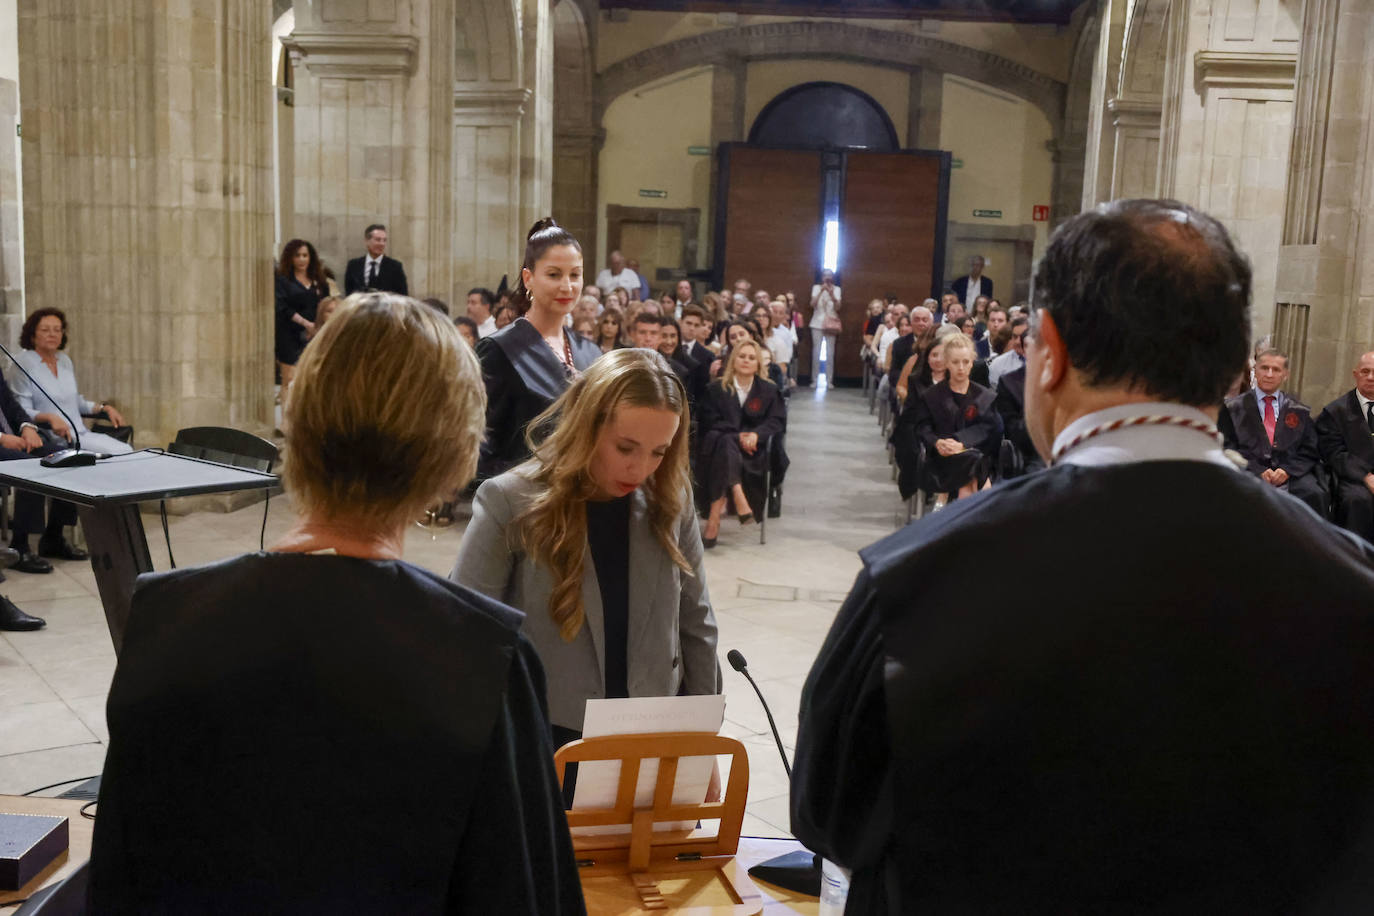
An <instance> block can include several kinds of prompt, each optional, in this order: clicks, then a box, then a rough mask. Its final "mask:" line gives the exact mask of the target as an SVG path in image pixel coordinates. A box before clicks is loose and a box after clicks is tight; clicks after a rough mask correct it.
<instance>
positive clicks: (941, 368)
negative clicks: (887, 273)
mask: <svg viewBox="0 0 1374 916" xmlns="http://www.w3.org/2000/svg"><path fill="white" fill-rule="evenodd" d="M944 350H945V348H944V341H943V340H941V339H939V338H937V337H936V335H935V334H934V333H930V334H929V335H927V336H926V337H925V342H924V343H923V344H918V346H917V350H916V353H915V354H914V355H913V356H911V357H909V358H908V359H907V368H906V369H904V370H903V374H904V375H905V376H906V378H905V380H904V381H899V383H898V397H899V398H900V399H901V402H902V411H901V413H899V414H898V415H897V419H896V421H895V422H893V424H892V435H891V437H890V438H889V439H888V441H889V442H890V443H891V444H892V457H893V460H894V461H896V462H897V490H898V492H899V493H901V496H902V499H903V500H908V499H910V498H911V497H912V495H913V494H914V493H915V492H916V491H917V490H918V489H920V487H921V474H920V470H921V464H922V462H921V460H920V455H921V454H923V453H924V449H925V445H924V444H922V442H921V439H920V437H919V436H918V435H917V434H916V419H917V417H919V416H920V415H921V414H920V412H918V411H917V410H916V404H917V402H919V401H920V400H921V396H922V395H923V394H925V392H926V390H927V389H929V388H930V387H931V386H933V385H935V384H936V383H938V382H941V381H944V379H945V355H944ZM903 385H905V386H906V396H905V398H902V391H901V388H902V386H903Z"/></svg>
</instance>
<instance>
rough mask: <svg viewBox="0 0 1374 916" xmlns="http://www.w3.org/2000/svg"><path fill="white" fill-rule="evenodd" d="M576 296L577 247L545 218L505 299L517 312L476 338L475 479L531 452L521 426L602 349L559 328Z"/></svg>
mask: <svg viewBox="0 0 1374 916" xmlns="http://www.w3.org/2000/svg"><path fill="white" fill-rule="evenodd" d="M581 295H582V246H581V244H579V243H578V241H577V239H575V238H573V235H572V233H570V232H568V230H566V229H564V228H563V227H561V226H559V225H558V224H557V223H556V222H554V221H553V219H552V218H551V217H547V218H545V219H541V220H540V221H539V222H537V223H535V224H534V226H533V227H532V228H531V229H530V232H529V235H528V236H527V237H526V239H525V260H524V265H523V266H522V267H521V269H520V282H519V283H518V284H517V285H516V287H515V293H514V294H513V295H512V297H511V303H512V304H513V305H514V306H515V307H516V309H517V310H519V311H521V312H523V317H520V318H517V319H515V321H513V322H511V324H510V325H508V326H507V327H504V328H502V329H501V330H499V331H497V332H496V333H495V334H492V335H490V336H488V337H484V338H482V339H481V340H479V341H478V342H477V358H478V359H480V360H481V361H482V381H483V383H484V384H485V385H486V389H487V434H486V437H485V438H484V439H483V440H482V451H481V454H480V455H479V456H478V459H477V478H478V480H485V479H486V478H488V477H494V476H496V475H497V474H500V473H502V472H503V471H506V470H509V469H510V468H512V467H514V466H515V465H517V464H519V463H520V462H521V461H524V460H525V459H526V458H528V457H529V455H530V450H529V447H528V446H527V445H526V444H525V428H526V427H527V426H528V425H529V422H530V421H531V420H533V419H534V418H535V417H537V416H539V415H540V414H541V413H543V412H544V411H545V410H547V409H548V406H549V405H550V404H552V403H553V402H554V401H555V400H557V398H558V396H559V395H560V394H562V393H563V391H564V390H565V389H566V388H567V387H568V384H569V383H570V382H571V381H572V380H573V378H575V377H576V376H577V374H578V373H579V372H581V371H582V370H584V369H586V368H587V367H588V366H590V365H591V364H592V363H593V362H595V361H596V359H597V357H599V356H601V348H600V347H598V346H597V345H596V344H594V343H592V342H591V341H589V340H584V339H583V338H582V337H579V336H578V335H577V334H574V333H572V331H571V329H569V328H568V327H566V324H567V317H568V314H569V313H570V312H571V311H572V308H573V306H574V305H576V304H577V300H578V298H579V297H581Z"/></svg>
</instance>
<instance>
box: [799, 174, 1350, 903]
mask: <svg viewBox="0 0 1374 916" xmlns="http://www.w3.org/2000/svg"><path fill="white" fill-rule="evenodd" d="M1034 289H1035V303H1034V310H1033V317H1032V323H1031V334H1030V337H1029V339H1028V342H1027V344H1026V354H1027V365H1026V383H1025V405H1026V426H1027V430H1028V433H1029V436H1030V439H1031V441H1032V442H1033V443H1034V444H1035V448H1036V451H1037V452H1038V453H1039V454H1040V455H1041V456H1042V457H1044V458H1045V459H1046V461H1047V463H1048V464H1049V465H1050V467H1049V468H1048V469H1047V470H1045V471H1042V472H1040V473H1038V474H1032V475H1028V476H1025V477H1021V478H1018V479H1016V480H1012V481H1007V482H1004V483H1003V484H1001V485H1000V486H997V487H994V488H992V489H991V490H987V491H984V492H982V493H978V494H975V495H974V496H972V497H969V498H966V499H960V500H958V501H957V502H955V503H952V504H951V505H950V506H949V507H948V508H947V509H945V510H944V511H943V512H940V513H939V514H937V515H934V516H931V517H928V518H926V519H923V520H922V521H921V522H918V523H917V524H914V525H910V526H908V527H906V528H904V529H902V530H901V531H899V532H897V533H896V534H893V535H892V536H890V537H888V538H886V539H885V540H883V541H880V542H879V543H877V544H875V545H873V546H871V547H869V548H867V549H865V550H864V551H862V552H861V557H862V559H863V564H864V565H863V569H862V571H861V572H860V573H859V577H858V580H857V582H856V583H855V585H854V589H853V591H852V592H851V593H850V596H849V598H848V599H847V600H846V602H845V603H844V605H843V606H842V607H841V609H840V611H839V614H838V616H837V618H836V620H835V624H834V626H833V628H832V629H831V631H830V635H829V636H828V637H827V639H826V641H825V644H824V646H823V647H822V648H821V652H820V655H819V657H818V658H817V660H816V663H815V666H814V667H813V668H812V670H811V674H810V675H809V677H808V678H807V682H806V686H805V687H804V688H803V691H802V699H801V720H800V727H799V730H798V736H797V751H796V763H795V766H794V769H793V773H792V831H793V833H794V834H795V835H796V837H797V839H799V840H801V841H802V842H803V843H805V844H806V845H807V846H808V847H809V848H810V849H812V850H814V851H815V852H817V853H819V854H821V855H823V856H825V857H826V858H827V859H829V860H831V861H833V862H836V863H838V864H839V865H841V866H844V867H847V868H850V869H852V872H853V882H852V885H851V889H850V893H849V900H848V911H849V912H859V913H865V914H905V913H923V912H929V913H1046V914H1048V913H1121V912H1131V913H1166V912H1167V913H1218V912H1227V913H1257V912H1266V913H1272V912H1303V913H1332V914H1337V913H1352V912H1363V911H1365V910H1367V909H1368V907H1369V901H1370V900H1371V899H1374V896H1371V895H1374V842H1371V838H1374V820H1372V819H1371V818H1374V813H1372V812H1374V730H1371V728H1370V723H1371V722H1374V666H1371V665H1370V664H1369V660H1370V658H1371V657H1374V549H1371V547H1370V546H1369V545H1368V544H1366V543H1364V542H1362V541H1360V540H1359V539H1358V538H1355V537H1352V536H1350V535H1349V534H1347V533H1345V532H1343V531H1341V530H1339V529H1337V528H1336V527H1334V526H1332V525H1330V524H1328V523H1326V522H1324V521H1322V520H1321V519H1319V518H1317V517H1316V516H1314V515H1313V514H1312V512H1311V511H1309V510H1308V509H1307V507H1306V506H1303V505H1301V504H1299V503H1298V502H1297V501H1296V500H1293V499H1291V498H1289V497H1288V496H1287V495H1285V494H1282V493H1278V492H1276V491H1275V488H1274V487H1271V486H1268V485H1266V484H1264V483H1261V482H1260V481H1258V480H1256V479H1254V478H1253V477H1251V476H1250V475H1248V474H1244V473H1241V472H1240V470H1239V469H1238V468H1237V467H1236V466H1235V465H1234V464H1233V463H1232V462H1231V461H1230V460H1229V459H1228V458H1227V457H1226V455H1225V453H1224V452H1223V451H1222V449H1221V443H1220V439H1219V437H1218V435H1217V431H1216V426H1215V420H1216V416H1217V405H1218V404H1220V403H1221V399H1222V395H1223V394H1224V393H1225V392H1226V390H1227V388H1228V387H1229V386H1230V384H1231V381H1232V379H1234V378H1235V377H1236V375H1237V374H1238V373H1240V372H1241V371H1242V370H1243V369H1244V367H1245V365H1246V358H1247V356H1248V353H1247V349H1248V346H1247V338H1248V336H1249V331H1250V268H1249V265H1248V264H1247V263H1246V260H1245V258H1244V257H1242V256H1241V255H1240V253H1239V252H1238V251H1237V250H1236V249H1235V247H1234V246H1233V244H1232V242H1231V240H1230V238H1229V236H1228V235H1227V233H1226V230H1225V229H1223V228H1222V226H1221V224H1220V223H1218V222H1217V221H1216V220H1214V219H1212V218H1211V217H1209V216H1207V215H1205V214H1203V213H1200V212H1198V211H1197V210H1194V209H1192V208H1191V207H1188V206H1186V205H1184V204H1180V203H1176V202H1173V201H1141V200H1135V201H1115V202H1113V203H1110V204H1104V205H1103V206H1101V207H1099V208H1097V209H1095V210H1091V211H1088V212H1086V213H1081V214H1079V215H1078V216H1075V217H1072V218H1071V219H1069V220H1067V221H1066V222H1064V223H1063V224H1062V225H1061V226H1060V227H1059V228H1058V230H1056V232H1055V233H1054V235H1053V237H1052V238H1051V240H1050V244H1049V247H1048V249H1047V251H1046V253H1045V256H1044V258H1043V260H1042V261H1041V262H1040V265H1039V267H1038V269H1037V272H1036V277H1035V286H1034ZM1161 303H1167V304H1168V307H1169V314H1170V318H1169V320H1168V321H1167V322H1161V321H1160V320H1159V306H1160V304H1161ZM974 545H976V547H975V546H974ZM971 550H976V552H977V555H978V556H987V557H1008V558H1010V557H1014V558H1015V562H1016V569H1017V570H1018V571H1019V573H1018V575H1016V576H1015V577H1014V579H1013V580H1012V581H1011V582H1010V583H1009V584H1008V586H1007V588H1006V589H993V590H988V589H982V588H971V587H970V578H969V576H970V566H969V558H970V556H971V554H970V551H971Z"/></svg>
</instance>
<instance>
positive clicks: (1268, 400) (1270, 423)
mask: <svg viewBox="0 0 1374 916" xmlns="http://www.w3.org/2000/svg"><path fill="white" fill-rule="evenodd" d="M1278 425H1279V424H1278V418H1277V417H1275V416H1274V396H1273V395H1272V394H1266V395H1265V396H1264V432H1265V434H1266V435H1268V436H1269V444H1270V445H1273V444H1274V428H1275V427H1277V426H1278Z"/></svg>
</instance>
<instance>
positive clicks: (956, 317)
mask: <svg viewBox="0 0 1374 916" xmlns="http://www.w3.org/2000/svg"><path fill="white" fill-rule="evenodd" d="M966 314H968V312H967V310H966V309H965V308H964V304H963V303H962V302H957V301H955V302H951V303H950V304H949V306H948V307H947V308H946V309H945V317H944V320H943V321H942V322H941V323H942V324H948V325H953V326H954V327H958V326H959V322H960V320H961V319H962V318H963V317H964V316H965V315H966Z"/></svg>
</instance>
